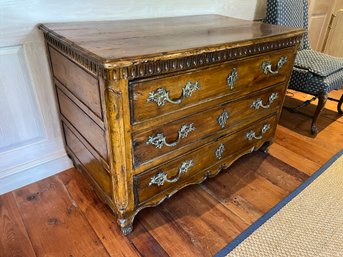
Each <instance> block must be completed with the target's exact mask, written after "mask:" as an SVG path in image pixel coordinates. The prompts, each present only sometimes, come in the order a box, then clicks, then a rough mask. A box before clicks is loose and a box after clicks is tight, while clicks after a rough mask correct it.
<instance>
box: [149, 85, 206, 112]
mask: <svg viewBox="0 0 343 257" xmlns="http://www.w3.org/2000/svg"><path fill="white" fill-rule="evenodd" d="M199 89H200V85H199V82H198V81H196V82H195V83H192V82H190V81H188V82H187V83H186V85H185V86H184V87H183V88H182V94H181V96H180V97H179V98H176V99H170V98H169V92H168V91H167V90H166V89H165V88H158V89H156V90H155V91H153V92H150V93H149V96H148V99H147V100H146V101H147V102H148V103H149V102H155V103H156V104H157V105H158V106H163V105H165V103H166V102H169V103H172V104H180V103H181V102H182V100H183V99H185V98H187V97H190V96H191V95H192V93H193V92H194V91H197V90H199Z"/></svg>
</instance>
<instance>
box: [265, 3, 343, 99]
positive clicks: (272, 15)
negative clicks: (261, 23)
mask: <svg viewBox="0 0 343 257" xmlns="http://www.w3.org/2000/svg"><path fill="white" fill-rule="evenodd" d="M265 22H267V23H271V24H278V25H285V26H289V27H302V28H305V29H306V30H307V29H308V1H307V0H267V15H266V19H265ZM342 85H343V58H337V57H333V56H330V55H327V54H322V53H319V52H317V51H315V50H312V49H311V48H310V45H309V41H308V35H307V33H306V34H305V35H304V37H303V41H302V43H301V46H300V50H299V52H298V54H297V57H296V59H295V63H294V69H293V72H292V76H291V80H290V84H289V88H290V89H294V90H297V91H302V92H305V93H308V94H311V95H318V94H320V93H328V92H330V91H332V90H334V89H339V88H340V87H341V86H342Z"/></svg>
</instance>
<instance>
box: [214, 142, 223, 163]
mask: <svg viewBox="0 0 343 257" xmlns="http://www.w3.org/2000/svg"><path fill="white" fill-rule="evenodd" d="M224 150H225V146H224V145H223V144H220V145H219V146H218V148H217V149H216V152H215V154H216V158H217V159H218V160H220V159H221V158H222V156H223V153H224Z"/></svg>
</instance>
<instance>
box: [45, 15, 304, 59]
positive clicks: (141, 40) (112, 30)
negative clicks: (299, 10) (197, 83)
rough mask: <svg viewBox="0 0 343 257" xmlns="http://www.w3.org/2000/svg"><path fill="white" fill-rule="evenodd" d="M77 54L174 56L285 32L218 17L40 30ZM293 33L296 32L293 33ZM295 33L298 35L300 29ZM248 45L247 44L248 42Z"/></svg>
mask: <svg viewBox="0 0 343 257" xmlns="http://www.w3.org/2000/svg"><path fill="white" fill-rule="evenodd" d="M42 29H43V30H46V31H52V30H53V31H54V33H55V34H58V35H60V36H61V37H63V38H62V39H63V40H64V41H65V42H66V43H68V44H72V45H74V46H79V48H80V50H82V51H84V52H85V53H92V55H93V56H94V57H96V58H98V59H102V60H112V61H113V60H126V59H135V58H136V57H141V56H158V55H161V54H163V53H166V52H168V53H177V52H180V51H184V50H189V49H196V48H200V47H204V46H208V47H211V46H212V47H215V46H218V45H221V44H228V42H230V43H229V44H228V45H236V46H237V45H238V44H239V42H242V41H245V42H246V43H248V44H251V43H252V41H250V40H253V39H254V40H258V39H261V40H263V39H264V38H267V37H274V36H283V35H286V34H287V33H289V28H286V27H279V26H274V25H270V24H262V23H260V22H251V21H245V20H240V19H235V18H229V17H225V16H220V15H197V16H185V17H177V18H175V17H173V18H158V19H143V20H122V21H92V22H73V23H55V24H54V23H50V24H44V26H43V27H42ZM295 31H296V30H295ZM298 31H301V30H300V29H299V30H298ZM249 41H250V42H249Z"/></svg>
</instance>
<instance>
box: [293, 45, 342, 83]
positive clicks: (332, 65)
mask: <svg viewBox="0 0 343 257" xmlns="http://www.w3.org/2000/svg"><path fill="white" fill-rule="evenodd" d="M294 66H295V67H297V68H301V69H304V70H308V71H310V72H312V73H313V74H315V75H318V76H322V77H327V76H329V75H331V74H334V73H336V72H337V71H339V70H341V69H343V58H339V57H334V56H331V55H327V54H323V53H320V52H317V51H314V50H312V49H305V50H300V51H298V53H297V57H296V59H295V62H294Z"/></svg>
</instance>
